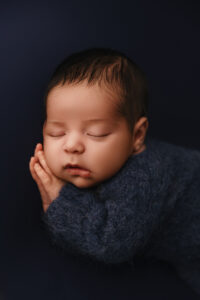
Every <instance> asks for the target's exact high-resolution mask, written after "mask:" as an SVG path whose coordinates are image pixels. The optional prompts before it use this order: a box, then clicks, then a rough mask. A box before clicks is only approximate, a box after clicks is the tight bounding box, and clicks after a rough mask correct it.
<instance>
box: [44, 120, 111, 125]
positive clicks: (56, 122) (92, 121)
mask: <svg viewBox="0 0 200 300" xmlns="http://www.w3.org/2000/svg"><path fill="white" fill-rule="evenodd" d="M108 121H109V122H110V121H111V120H110V119H89V120H84V121H83V123H95V122H108ZM47 123H49V124H55V125H59V126H64V125H65V122H61V121H48V122H47Z"/></svg>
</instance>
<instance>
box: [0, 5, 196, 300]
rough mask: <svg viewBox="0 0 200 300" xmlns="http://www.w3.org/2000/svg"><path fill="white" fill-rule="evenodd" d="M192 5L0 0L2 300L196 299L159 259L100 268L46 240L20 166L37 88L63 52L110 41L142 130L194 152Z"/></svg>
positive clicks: (29, 144) (32, 140) (38, 136)
mask: <svg viewBox="0 0 200 300" xmlns="http://www.w3.org/2000/svg"><path fill="white" fill-rule="evenodd" d="M199 25H200V18H199V1H191V0H186V1H181V0H180V1H177V0H176V1H172V0H171V1H170V0H168V1H167V0H163V1H159V0H157V1H156V0H151V1H148V0H135V1H134V0H132V1H131V0H123V1H116V0H115V1H109V0H107V1H105V0H101V1H61V0H57V1H40V2H39V1H14V0H13V1H10V2H9V1H6V2H4V1H1V4H0V60H1V71H0V74H1V100H0V101H1V102H0V103H1V109H0V113H1V116H0V121H1V153H0V154H1V155H0V157H1V173H0V174H1V185H2V186H1V191H2V193H1V195H2V196H1V209H0V234H1V236H0V240H1V246H0V298H1V296H2V299H6V300H7V299H34V300H35V299H55V297H57V298H56V299H70V300H71V299H87V300H88V299H102V298H104V299H123V300H126V299H154V300H155V299H161V298H162V299H176V298H179V297H181V298H182V299H199V296H197V295H196V294H195V293H194V292H193V291H192V290H191V289H190V288H189V287H188V286H186V285H185V284H184V283H183V282H182V281H181V280H180V279H179V278H178V277H177V276H176V274H174V272H173V270H172V269H171V267H170V266H168V265H167V264H165V263H164V262H155V263H148V262H143V261H139V260H138V262H136V270H135V272H134V273H133V272H131V271H130V269H129V268H128V266H127V265H126V264H122V265H121V266H115V267H113V268H109V269H104V268H103V267H102V266H101V265H99V264H96V265H95V264H94V265H93V264H89V263H88V262H84V261H79V259H78V258H77V259H75V258H72V257H70V256H64V255H62V254H61V253H59V252H58V251H57V250H55V249H54V248H52V247H51V246H50V245H49V242H48V240H47V237H46V234H45V233H44V231H43V229H42V226H41V222H40V218H41V212H42V206H41V200H40V195H39V191H38V189H37V186H36V184H35V182H34V181H33V179H32V177H31V175H30V172H29V160H30V157H31V156H32V155H33V151H34V148H35V145H36V143H38V142H42V131H41V118H42V115H41V107H42V96H43V93H44V88H45V86H46V84H47V82H48V79H49V77H50V75H51V73H52V71H53V70H54V68H55V67H56V65H57V64H58V63H59V62H60V61H61V60H63V58H64V57H66V56H67V55H68V54H70V53H72V52H74V51H79V50H82V49H85V48H88V47H98V46H100V47H111V48H114V49H118V50H120V51H122V52H124V53H126V54H127V55H128V56H130V57H131V58H132V59H133V60H134V61H135V62H136V63H137V64H139V65H140V66H141V68H142V69H143V70H144V71H145V73H146V74H147V78H148V82H149V89H150V99H149V101H150V111H149V123H150V127H149V132H148V134H149V135H151V136H153V137H156V138H159V139H162V140H166V141H168V142H171V143H174V144H178V145H183V146H188V147H190V148H196V149H199V150H200V139H199V129H200V128H199V108H200V107H199V62H200V61H199V53H200V46H199Z"/></svg>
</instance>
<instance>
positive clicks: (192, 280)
mask: <svg viewBox="0 0 200 300" xmlns="http://www.w3.org/2000/svg"><path fill="white" fill-rule="evenodd" d="M146 146H147V147H146V149H145V150H144V151H143V152H141V153H139V154H137V155H133V156H131V157H129V158H128V159H127V161H126V163H125V164H124V165H123V166H122V167H121V169H120V170H119V171H118V172H117V173H116V174H115V175H114V176H113V177H111V178H109V179H108V180H105V181H104V182H101V183H100V184H99V185H97V186H94V187H91V188H82V189H80V188H77V187H76V186H75V185H73V184H72V183H67V184H66V185H65V186H64V187H63V188H62V189H61V191H60V193H59V196H58V197H57V198H56V199H55V200H54V201H53V202H52V203H51V205H50V206H49V207H48V209H47V211H46V212H45V213H44V214H43V216H42V221H43V222H44V225H45V228H46V230H47V232H48V234H49V237H50V240H51V242H52V243H53V244H55V245H56V246H58V247H60V248H62V249H63V250H64V251H66V252H71V253H72V252H73V253H76V254H79V255H82V256H87V257H89V258H91V259H94V260H96V261H101V262H103V263H106V264H117V263H121V262H125V261H130V260H132V259H134V256H137V255H139V256H143V257H145V258H147V259H151V258H153V259H159V260H164V261H167V262H169V263H170V264H172V265H173V266H174V267H175V270H176V271H177V273H178V274H179V275H180V276H181V277H182V279H183V280H185V281H186V282H187V284H189V285H190V286H191V287H192V288H193V290H195V291H196V292H197V293H198V294H200V151H198V150H195V149H189V148H187V147H183V146H178V145H173V144H170V143H168V142H165V141H161V140H158V139H155V138H152V137H150V138H149V137H148V138H147V140H146Z"/></svg>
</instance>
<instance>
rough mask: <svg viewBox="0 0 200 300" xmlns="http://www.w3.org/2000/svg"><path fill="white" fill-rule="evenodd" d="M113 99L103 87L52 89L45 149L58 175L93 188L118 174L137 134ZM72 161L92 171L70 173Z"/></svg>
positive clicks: (44, 138) (72, 86)
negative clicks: (134, 133) (121, 115)
mask: <svg viewBox="0 0 200 300" xmlns="http://www.w3.org/2000/svg"><path fill="white" fill-rule="evenodd" d="M113 100H114V99H112V98H111V96H110V95H109V94H108V93H106V92H105V90H104V89H101V88H100V87H99V86H98V85H93V86H91V87H88V86H87V85H86V84H83V83H82V84H79V85H67V84H66V85H64V86H60V85H59V86H56V87H55V88H53V89H52V90H51V91H50V93H49V95H48V99H47V120H46V123H45V124H44V127H43V147H44V154H45V157H46V161H47V164H48V166H49V168H50V169H51V171H52V172H53V173H54V174H55V175H56V176H57V177H59V178H61V179H63V180H66V181H68V182H71V183H73V184H74V185H75V186H77V187H79V188H86V187H91V186H94V185H96V184H98V183H100V182H102V181H104V180H106V179H108V178H109V177H111V176H113V175H114V174H115V173H116V172H117V171H118V170H119V169H120V168H121V167H122V166H123V164H124V163H125V161H126V160H127V159H128V157H129V156H130V155H132V144H133V139H132V136H131V134H130V132H129V131H128V126H127V123H126V120H125V119H124V118H122V117H121V118H120V117H118V116H116V115H115V114H114V111H115V107H114V104H113V102H112V101H113ZM116 100H117V99H116ZM98 119H103V120H99V121H98ZM68 163H70V164H78V165H79V166H80V167H82V168H84V169H87V170H89V172H81V171H80V172H79V171H78V172H77V173H76V171H73V170H71V171H70V170H69V169H67V168H66V165H67V164H68ZM75 173H76V174H75Z"/></svg>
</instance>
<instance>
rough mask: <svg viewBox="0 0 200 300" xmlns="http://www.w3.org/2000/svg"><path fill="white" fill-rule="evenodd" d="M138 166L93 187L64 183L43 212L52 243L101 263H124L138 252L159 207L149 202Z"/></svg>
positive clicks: (145, 183)
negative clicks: (79, 186)
mask: <svg viewBox="0 0 200 300" xmlns="http://www.w3.org/2000/svg"><path fill="white" fill-rule="evenodd" d="M140 168H143V167H142V166H137V164H136V170H137V172H133V170H132V172H131V173H130V176H129V173H127V172H128V170H129V166H127V167H126V168H124V169H123V170H122V171H120V172H119V173H118V174H117V175H116V176H114V177H113V178H111V179H110V180H107V181H106V182H104V183H102V184H101V185H100V186H97V187H93V188H84V189H80V188H77V187H76V186H75V185H73V184H72V183H67V184H66V185H64V186H63V187H62V189H61V190H60V192H59V195H58V197H57V198H56V199H54V201H53V202H51V204H50V205H49V207H48V208H47V210H46V212H45V214H44V215H43V221H44V224H45V225H46V229H47V231H48V232H49V234H50V237H51V240H52V242H53V243H55V244H56V245H57V246H59V247H61V248H63V249H64V250H66V251H68V250H69V251H70V252H72V251H73V252H74V253H78V254H83V255H88V256H90V257H91V258H94V259H96V260H99V261H103V262H105V263H120V262H123V261H127V260H129V259H130V258H132V257H133V256H134V254H136V253H138V252H139V250H140V249H142V248H143V246H144V244H146V242H147V241H148V239H149V236H150V234H151V232H152V230H153V226H154V225H155V224H154V221H155V220H152V216H154V218H155V219H156V218H157V216H158V211H157V210H159V205H158V204H157V205H155V206H153V205H152V206H150V203H149V200H150V199H151V193H150V190H151V188H150V183H149V182H148V180H147V177H146V176H145V173H144V172H140ZM144 195H145V196H144ZM148 210H149V211H148Z"/></svg>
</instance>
